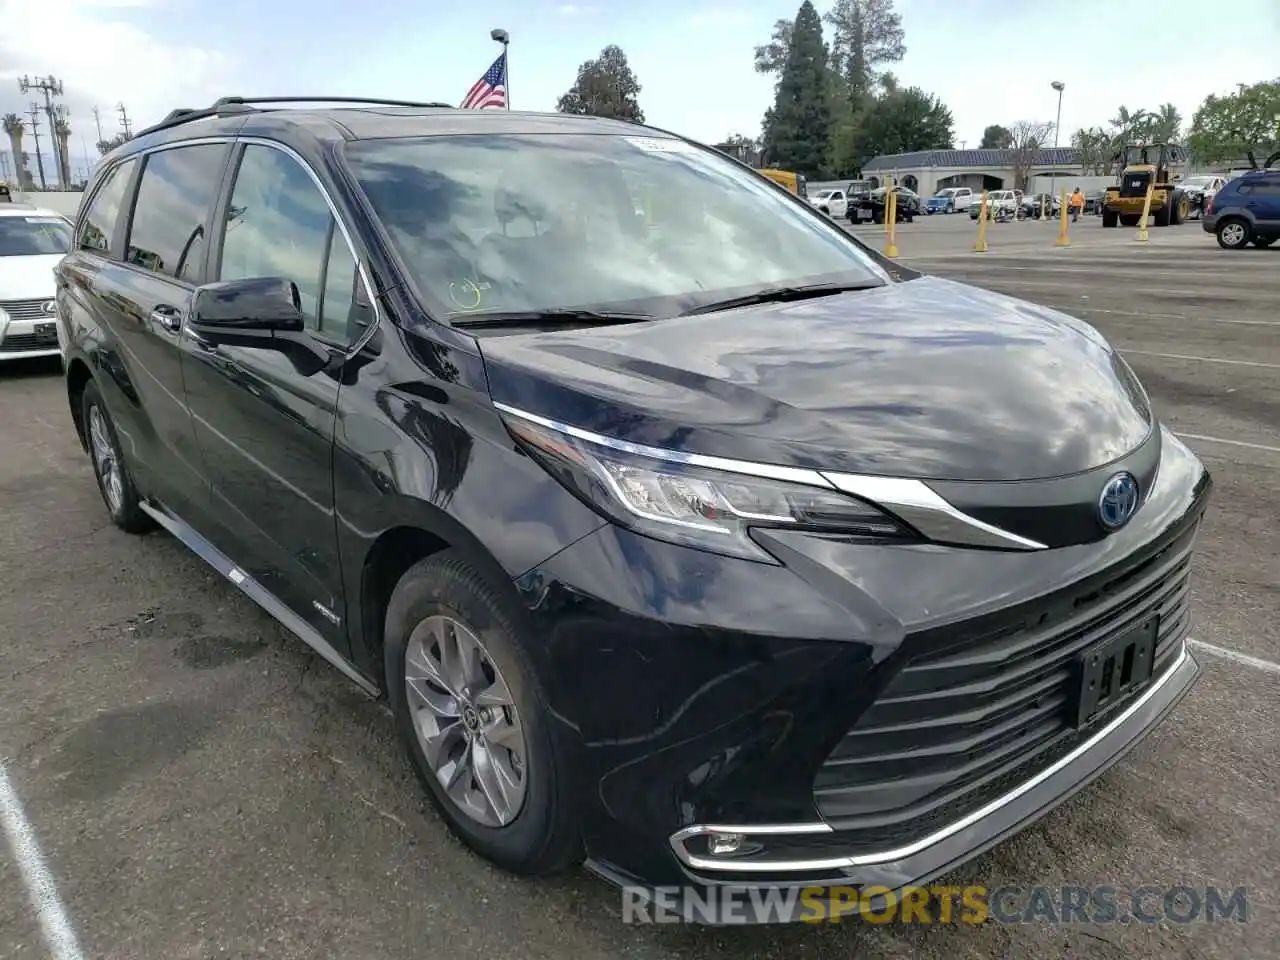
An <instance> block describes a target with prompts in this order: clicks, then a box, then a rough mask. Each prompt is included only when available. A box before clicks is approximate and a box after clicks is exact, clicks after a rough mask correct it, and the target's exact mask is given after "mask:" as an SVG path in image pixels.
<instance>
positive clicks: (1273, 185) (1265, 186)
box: [1253, 177, 1280, 197]
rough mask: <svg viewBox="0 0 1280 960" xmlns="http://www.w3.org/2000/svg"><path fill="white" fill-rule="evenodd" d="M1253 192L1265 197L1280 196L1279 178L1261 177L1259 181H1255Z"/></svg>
mask: <svg viewBox="0 0 1280 960" xmlns="http://www.w3.org/2000/svg"><path fill="white" fill-rule="evenodd" d="M1253 192H1254V193H1257V194H1261V195H1262V196H1265V197H1277V196H1280V177H1263V178H1262V179H1261V180H1255V181H1254V184H1253Z"/></svg>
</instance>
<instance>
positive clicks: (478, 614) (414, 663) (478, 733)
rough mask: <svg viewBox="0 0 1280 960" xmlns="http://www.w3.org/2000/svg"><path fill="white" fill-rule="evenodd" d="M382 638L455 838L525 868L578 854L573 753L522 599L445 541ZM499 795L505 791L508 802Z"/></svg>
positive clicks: (395, 687)
mask: <svg viewBox="0 0 1280 960" xmlns="http://www.w3.org/2000/svg"><path fill="white" fill-rule="evenodd" d="M385 637H386V644H385V650H384V663H385V673H386V684H387V694H388V700H389V703H390V706H391V710H392V713H393V715H394V717H395V725H396V732H397V733H398V735H399V737H400V741H401V743H402V745H403V747H404V749H405V750H406V751H407V753H408V754H409V760H410V762H411V764H412V766H413V768H414V772H415V773H417V775H418V778H419V779H420V780H421V781H422V783H423V785H424V786H425V787H426V791H427V795H428V796H429V797H430V799H431V802H432V804H433V806H435V808H436V810H437V811H439V813H440V815H441V817H442V818H443V819H444V821H445V823H446V824H447V825H448V827H449V830H450V831H451V832H452V833H453V834H454V836H456V837H457V838H458V839H460V840H461V841H462V842H463V843H464V844H466V845H467V846H468V847H470V848H471V849H472V850H473V851H474V852H476V853H477V854H479V855H480V856H482V857H484V858H485V859H487V860H489V861H490V862H491V863H494V864H496V865H497V866H499V867H502V868H503V869H505V870H509V871H511V872H512V873H517V874H523V875H527V876H538V875H545V874H549V873H555V872H557V871H559V870H562V869H564V868H566V867H569V866H571V865H573V864H574V863H576V862H579V861H581V859H582V856H583V854H582V839H581V835H580V832H579V830H578V828H577V822H578V821H577V818H576V816H575V813H574V810H573V804H572V803H571V797H570V795H569V784H570V777H569V776H568V775H567V772H566V771H565V764H566V760H565V757H564V754H563V751H562V750H561V749H560V747H559V745H558V743H557V742H556V738H555V733H554V730H553V728H552V721H551V711H550V709H549V708H548V706H547V700H546V696H545V694H544V692H543V688H542V685H541V683H540V682H539V680H538V677H537V671H536V669H535V667H534V665H533V661H532V659H531V656H530V653H529V651H531V650H532V649H534V648H535V644H536V639H535V638H534V637H532V636H531V635H530V631H529V629H528V628H527V627H526V626H524V623H523V614H522V611H521V610H520V609H519V606H518V604H517V603H516V602H515V601H514V600H512V599H510V598H507V597H505V596H503V595H502V594H501V593H500V592H499V591H498V590H495V589H494V588H493V587H492V586H490V584H489V583H488V582H487V581H486V580H485V578H484V577H483V576H482V575H481V574H480V573H479V572H478V571H476V570H475V569H474V568H472V567H471V566H470V565H469V564H467V563H466V562H465V561H464V560H463V559H462V558H461V557H460V556H459V555H457V554H456V553H455V552H454V551H452V550H445V551H442V552H440V553H437V554H434V555H433V556H430V557H428V558H426V559H425V560H421V561H419V562H418V563H416V564H414V565H413V566H412V567H410V568H409V570H408V571H407V572H406V573H405V575H404V576H403V577H401V579H400V582H399V583H398V584H397V585H396V588H395V590H394V591H393V592H392V595H391V600H390V602H389V603H388V604H387V615H386V625H385ZM460 651H461V653H460ZM465 665H469V666H470V668H471V669H463V666H465ZM450 666H456V667H457V669H452V670H451V669H449V667H450ZM446 674H448V676H446ZM406 675H408V676H409V677H410V678H411V680H412V682H413V683H414V691H415V692H414V694H413V696H412V702H411V695H410V691H409V689H408V685H407V683H406ZM433 677H434V678H435V679H430V681H429V682H428V680H427V679H424V678H433ZM419 691H425V692H426V694H427V696H425V697H424V696H422V695H421V693H420V692H419ZM468 710H469V711H470V713H469V714H468V712H467V711H468ZM455 714H456V716H455ZM450 718H452V719H450ZM428 749H430V750H431V752H432V757H431V758H429V757H428ZM451 758H452V759H451ZM433 760H434V762H433ZM464 761H465V763H464ZM459 771H466V772H464V773H463V774H462V776H461V777H459V778H457V783H456V784H454V785H452V786H448V787H447V786H446V785H445V783H444V782H443V781H444V780H448V779H450V777H456V776H457V774H458V772H459ZM517 794H518V801H519V802H518V805H517V803H516V802H515V799H514V798H515V797H516V795H517ZM495 797H498V798H500V799H502V800H504V801H506V803H505V807H506V809H505V811H503V810H502V808H503V806H504V804H503V803H494V802H491V801H492V799H493V798H495ZM486 809H487V811H488V814H487V815H486V812H485V811H486ZM503 812H505V814H506V816H505V817H504V816H502V813H503Z"/></svg>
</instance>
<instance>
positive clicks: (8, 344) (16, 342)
mask: <svg viewBox="0 0 1280 960" xmlns="http://www.w3.org/2000/svg"><path fill="white" fill-rule="evenodd" d="M57 346H58V338H57V337H56V336H54V337H40V336H37V335H36V334H34V333H11V334H9V336H7V337H5V338H4V339H3V340H0V353H24V352H26V351H27V350H54V349H57Z"/></svg>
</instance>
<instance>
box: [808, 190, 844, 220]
mask: <svg viewBox="0 0 1280 960" xmlns="http://www.w3.org/2000/svg"><path fill="white" fill-rule="evenodd" d="M809 202H810V203H811V204H813V205H814V206H815V207H817V208H818V209H819V210H821V211H822V212H823V213H825V214H826V215H827V216H829V217H835V218H837V219H843V218H844V217H847V216H848V215H849V198H848V197H847V196H845V192H844V191H843V190H841V189H840V188H839V187H837V188H835V189H834V190H819V191H818V192H817V193H816V194H814V195H813V196H812V197H810V198H809Z"/></svg>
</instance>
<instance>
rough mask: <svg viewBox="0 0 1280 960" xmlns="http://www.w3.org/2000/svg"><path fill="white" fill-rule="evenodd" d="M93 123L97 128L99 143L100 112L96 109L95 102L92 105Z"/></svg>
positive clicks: (100, 136) (100, 132)
mask: <svg viewBox="0 0 1280 960" xmlns="http://www.w3.org/2000/svg"><path fill="white" fill-rule="evenodd" d="M93 125H94V126H95V127H97V128H98V142H99V143H101V142H102V112H101V111H100V110H99V109H98V107H97V105H96V104H95V105H94V108H93Z"/></svg>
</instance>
